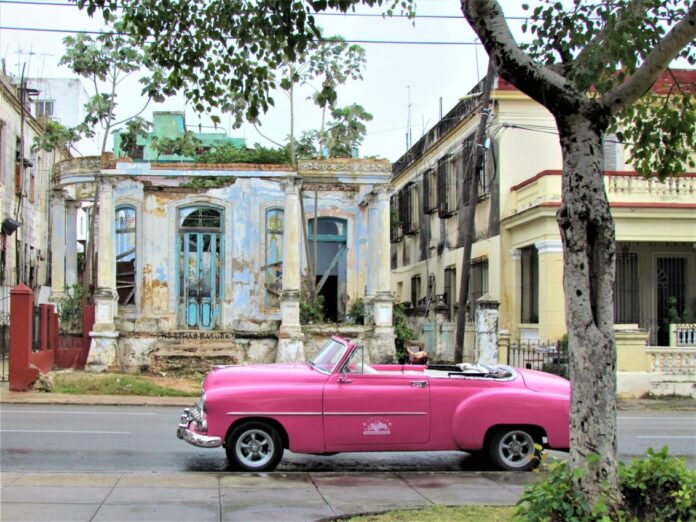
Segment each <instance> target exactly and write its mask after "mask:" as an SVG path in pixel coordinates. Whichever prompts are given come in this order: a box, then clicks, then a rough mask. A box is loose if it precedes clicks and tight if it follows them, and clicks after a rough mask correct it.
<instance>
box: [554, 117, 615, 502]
mask: <svg viewBox="0 0 696 522" xmlns="http://www.w3.org/2000/svg"><path fill="white" fill-rule="evenodd" d="M597 120H600V121H599V122H598V121H597ZM604 121H608V118H605V117H604V115H601V114H597V113H595V114H589V115H586V114H574V115H566V116H559V115H557V116H556V122H557V124H558V129H559V134H560V142H561V149H562V152H563V203H562V205H561V208H560V209H559V210H558V213H557V221H558V225H559V228H560V232H561V238H562V240H563V247H564V257H563V260H564V276H563V287H564V290H565V312H566V327H567V329H568V342H569V348H570V350H569V351H570V380H571V382H572V398H571V411H570V419H571V430H570V433H571V440H570V465H571V469H573V470H583V473H579V474H575V477H577V478H576V481H577V487H578V488H579V490H580V491H581V492H582V493H583V495H584V496H585V498H586V499H587V501H588V502H589V503H590V504H594V502H596V500H597V499H598V498H599V497H598V494H599V492H600V491H604V492H606V493H607V494H609V496H610V498H611V499H613V501H614V502H616V501H618V499H619V491H618V485H617V465H616V344H615V340H614V308H613V295H614V291H613V285H614V270H615V266H614V262H615V259H614V258H615V252H616V245H615V240H614V223H613V219H612V216H611V213H610V210H609V202H608V200H607V196H606V192H605V190H604V180H603V171H604V161H603V157H602V140H603V134H604V131H605V129H606V124H605V123H602V122H604Z"/></svg>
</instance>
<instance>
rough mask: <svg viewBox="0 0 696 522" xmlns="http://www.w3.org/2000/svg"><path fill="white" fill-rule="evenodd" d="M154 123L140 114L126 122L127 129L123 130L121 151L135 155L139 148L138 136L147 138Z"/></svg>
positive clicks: (128, 154) (121, 133) (127, 154)
mask: <svg viewBox="0 0 696 522" xmlns="http://www.w3.org/2000/svg"><path fill="white" fill-rule="evenodd" d="M151 127H152V124H151V123H150V122H149V121H147V120H146V119H144V118H141V117H140V116H136V117H135V118H132V119H130V120H128V121H127V122H126V128H125V131H121V132H120V133H119V135H120V136H121V152H122V153H123V154H124V155H126V156H133V155H134V154H135V152H136V151H137V148H138V138H139V137H141V138H146V137H147V136H148V135H149V133H150V128H151Z"/></svg>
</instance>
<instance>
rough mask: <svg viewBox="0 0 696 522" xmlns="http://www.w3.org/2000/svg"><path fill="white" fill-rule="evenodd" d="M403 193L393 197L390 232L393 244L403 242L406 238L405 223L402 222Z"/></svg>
mask: <svg viewBox="0 0 696 522" xmlns="http://www.w3.org/2000/svg"><path fill="white" fill-rule="evenodd" d="M400 200H401V193H399V194H394V195H393V196H392V197H391V211H390V214H391V215H390V221H391V223H390V225H391V226H390V230H391V240H392V243H394V242H396V241H401V239H402V238H403V236H404V232H403V223H402V221H401V219H402V217H403V216H402V213H401V207H400V203H401V201H400Z"/></svg>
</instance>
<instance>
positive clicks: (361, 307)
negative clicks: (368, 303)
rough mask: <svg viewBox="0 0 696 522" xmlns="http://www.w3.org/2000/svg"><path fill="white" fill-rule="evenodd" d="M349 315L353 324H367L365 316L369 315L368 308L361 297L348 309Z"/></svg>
mask: <svg viewBox="0 0 696 522" xmlns="http://www.w3.org/2000/svg"><path fill="white" fill-rule="evenodd" d="M348 317H349V318H350V320H351V321H352V322H353V324H365V318H366V317H367V308H366V307H365V302H364V301H363V300H362V299H360V298H359V297H358V298H357V299H356V300H355V301H353V304H351V305H350V309H349V310H348Z"/></svg>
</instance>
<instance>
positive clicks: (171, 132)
mask: <svg viewBox="0 0 696 522" xmlns="http://www.w3.org/2000/svg"><path fill="white" fill-rule="evenodd" d="M185 131H186V120H185V119H184V113H183V112H173V111H172V112H169V111H168V112H154V113H153V114H152V131H151V132H150V134H149V135H148V136H147V137H143V136H139V137H138V145H141V146H142V147H143V158H142V159H135V161H160V162H168V161H170V162H193V160H194V158H192V157H187V156H179V155H176V154H162V155H160V157H159V158H158V157H157V152H156V151H155V150H154V149H153V148H152V137H154V136H157V137H158V138H170V139H174V138H177V137H179V136H182V135H183V134H184V132H185ZM193 135H194V136H195V137H196V138H198V139H199V140H201V142H202V144H201V148H210V147H213V146H215V145H226V144H229V145H234V146H235V147H238V148H240V149H241V148H243V147H245V146H246V143H245V141H244V139H243V138H230V137H229V136H227V134H226V133H225V132H224V131H222V130H221V131H220V132H194V133H193ZM114 156H115V157H116V158H119V157H121V156H122V154H121V133H120V132H116V133H114Z"/></svg>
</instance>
